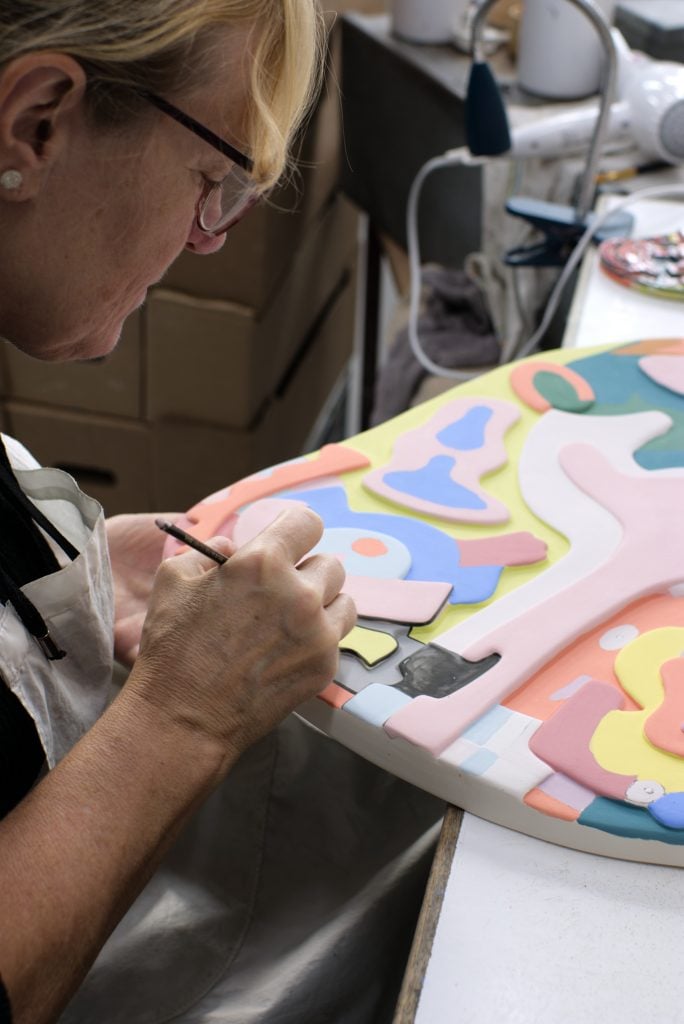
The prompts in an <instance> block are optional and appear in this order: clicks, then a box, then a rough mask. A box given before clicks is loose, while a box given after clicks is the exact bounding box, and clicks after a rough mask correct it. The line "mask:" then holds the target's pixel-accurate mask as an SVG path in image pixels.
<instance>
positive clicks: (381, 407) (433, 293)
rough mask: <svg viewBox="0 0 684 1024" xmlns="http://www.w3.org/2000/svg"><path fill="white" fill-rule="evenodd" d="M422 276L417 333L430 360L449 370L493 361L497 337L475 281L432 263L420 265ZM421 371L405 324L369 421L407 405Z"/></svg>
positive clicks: (383, 374) (422, 374)
mask: <svg viewBox="0 0 684 1024" xmlns="http://www.w3.org/2000/svg"><path fill="white" fill-rule="evenodd" d="M421 279H422V284H423V308H422V311H421V314H420V316H419V317H418V336H419V338H420V341H421V345H422V347H423V349H424V351H425V353H426V354H427V355H428V356H429V357H430V359H431V360H432V361H433V362H434V363H437V365H438V366H444V367H446V368H448V369H456V368H460V367H472V366H491V365H493V364H496V363H497V362H498V359H499V352H500V348H499V342H498V341H497V338H496V335H495V333H494V331H493V328H492V324H491V321H490V319H489V314H488V313H487V307H486V305H485V301H484V298H483V296H482V293H481V292H480V290H479V288H478V287H477V285H476V284H474V283H473V281H471V279H470V278H469V277H468V276H467V274H465V273H464V271H462V270H450V269H448V268H446V267H439V266H433V265H429V266H426V267H424V268H423V271H422V275H421ZM425 376H426V371H425V369H424V368H423V367H422V366H421V364H420V363H419V362H418V360H417V359H416V357H415V356H414V354H413V352H412V350H411V346H410V343H409V337H408V328H404V329H403V330H401V331H399V333H398V334H397V337H396V339H395V341H394V344H393V345H392V348H391V351H390V353H389V355H388V357H387V360H386V362H385V363H384V365H383V366H382V367H381V369H380V373H379V375H378V381H377V386H376V392H375V405H374V408H373V415H372V422H373V423H374V424H377V423H384V422H385V420H388V419H390V418H391V417H392V416H397V415H398V414H399V413H400V412H403V411H404V409H407V408H408V406H409V405H410V403H411V399H412V398H413V395H414V394H415V392H416V390H417V389H418V386H419V384H420V382H421V381H422V379H423V378H424V377H425Z"/></svg>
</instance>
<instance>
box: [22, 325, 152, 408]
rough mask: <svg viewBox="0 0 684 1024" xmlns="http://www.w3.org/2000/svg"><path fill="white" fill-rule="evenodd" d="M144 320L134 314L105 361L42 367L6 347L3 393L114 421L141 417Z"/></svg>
mask: <svg viewBox="0 0 684 1024" xmlns="http://www.w3.org/2000/svg"><path fill="white" fill-rule="evenodd" d="M141 323H142V314H141V311H140V310H137V311H136V312H135V313H133V314H131V316H130V317H129V318H128V320H127V321H126V323H125V325H124V329H123V334H122V336H121V340H120V341H119V344H118V345H117V347H116V348H115V349H114V351H113V352H112V353H111V354H110V355H109V356H106V357H105V358H104V359H102V360H97V361H94V362H78V363H52V362H43V361H42V360H40V359H34V358H33V357H32V356H27V355H25V354H24V353H23V352H20V351H19V349H17V348H15V347H14V346H13V345H10V344H9V342H3V343H2V345H3V351H2V364H3V372H2V390H3V395H4V396H5V397H6V398H10V399H21V400H22V401H26V402H40V403H43V404H46V405H55V406H59V407H60V408H69V409H78V410H81V411H89V412H96V413H111V414H112V415H113V416H130V417H133V418H136V417H139V416H140V415H141V414H142V377H141V373H142V358H143V357H142V337H141Z"/></svg>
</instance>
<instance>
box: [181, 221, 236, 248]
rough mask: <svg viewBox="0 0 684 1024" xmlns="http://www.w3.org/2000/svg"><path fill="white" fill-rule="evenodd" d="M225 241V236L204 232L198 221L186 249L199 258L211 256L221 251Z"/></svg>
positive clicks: (193, 227) (193, 226)
mask: <svg viewBox="0 0 684 1024" xmlns="http://www.w3.org/2000/svg"><path fill="white" fill-rule="evenodd" d="M225 240H226V236H225V235H208V234H207V233H206V231H202V229H201V227H200V226H199V224H198V223H197V221H195V222H194V223H193V225H192V231H191V232H190V234H189V236H188V240H187V242H186V243H185V248H186V249H189V250H190V252H194V253H197V255H198V256H210V255H211V253H213V252H218V251H219V249H220V248H221V246H222V245H223V243H224V242H225Z"/></svg>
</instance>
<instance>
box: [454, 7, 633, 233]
mask: <svg viewBox="0 0 684 1024" xmlns="http://www.w3.org/2000/svg"><path fill="white" fill-rule="evenodd" d="M496 2H497V0H483V2H482V3H481V4H480V6H479V7H478V9H477V12H476V14H475V17H474V18H473V26H472V35H471V47H470V49H471V54H472V58H473V61H475V62H478V63H480V62H484V50H483V45H482V30H483V28H484V24H485V21H486V19H487V15H488V13H489V10H490V8H491V7H493V6H494V4H495V3H496ZM569 2H570V3H572V4H574V6H575V7H578V8H579V9H580V11H582V13H583V14H584V15H585V17H587V18H588V19H589V20H590V21H591V22H592V24H593V26H594V28H595V29H596V31H597V32H598V34H599V38H600V40H601V43H602V45H603V48H604V50H605V53H606V59H607V60H606V78H605V87H604V89H603V95H602V96H601V103H600V106H599V116H598V118H597V121H596V127H595V128H594V134H593V136H592V139H591V144H590V147H589V154H588V156H587V166H586V168H585V171H584V176H583V178H582V185H581V188H580V194H579V199H578V201H577V206H576V212H577V217H578V220H583V219H584V218H585V217H586V215H587V213H588V212H589V210H590V209H591V206H592V200H593V195H594V182H595V179H596V172H597V169H598V162H599V158H600V156H601V150H602V148H603V143H604V142H605V139H606V135H607V133H608V128H609V125H610V109H611V104H612V102H613V99H614V97H615V93H616V86H617V75H618V54H617V48H616V45H615V40H614V39H613V34H612V32H611V30H610V25H609V24H608V22H607V21H606V19H605V17H604V16H603V14H602V12H601V10H600V9H599V8H598V7H597V5H596V4H595V3H594V0H569Z"/></svg>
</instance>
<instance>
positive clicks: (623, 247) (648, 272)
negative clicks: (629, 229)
mask: <svg viewBox="0 0 684 1024" xmlns="http://www.w3.org/2000/svg"><path fill="white" fill-rule="evenodd" d="M599 261H600V267H601V269H602V270H603V272H604V273H605V274H607V275H608V277H610V278H612V279H613V281H617V282H618V284H622V285H625V286H626V287H627V288H634V289H635V290H636V291H639V292H642V293H644V294H645V295H654V296H656V297H659V298H664V299H684V233H682V232H681V231H672V232H670V233H669V234H667V235H658V236H655V237H652V238H608V239H606V240H605V241H604V242H601V244H600V246H599Z"/></svg>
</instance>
